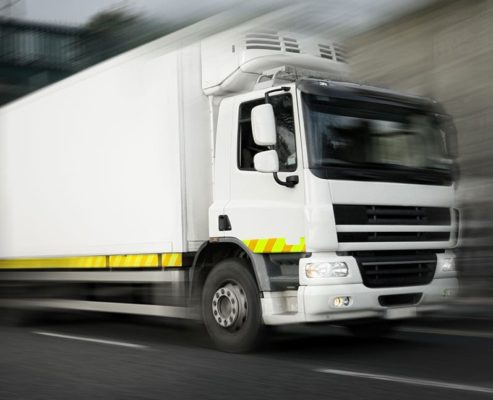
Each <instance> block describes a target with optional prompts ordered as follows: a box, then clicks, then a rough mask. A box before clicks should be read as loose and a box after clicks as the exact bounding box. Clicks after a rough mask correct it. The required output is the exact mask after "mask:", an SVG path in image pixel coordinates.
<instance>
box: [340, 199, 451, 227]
mask: <svg viewBox="0 0 493 400" xmlns="http://www.w3.org/2000/svg"><path fill="white" fill-rule="evenodd" d="M334 215H335V220H336V224H338V225H450V209H449V208H446V207H402V206H367V205H346V204H336V205H334Z"/></svg>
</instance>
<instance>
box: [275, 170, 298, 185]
mask: <svg viewBox="0 0 493 400" xmlns="http://www.w3.org/2000/svg"><path fill="white" fill-rule="evenodd" d="M273 175H274V180H275V181H276V182H277V183H278V184H279V185H281V186H286V187H288V188H294V187H295V186H296V185H297V184H298V183H299V182H300V179H299V178H298V175H290V176H288V177H287V178H286V182H283V181H281V180H280V179H279V176H278V175H277V172H274V173H273Z"/></svg>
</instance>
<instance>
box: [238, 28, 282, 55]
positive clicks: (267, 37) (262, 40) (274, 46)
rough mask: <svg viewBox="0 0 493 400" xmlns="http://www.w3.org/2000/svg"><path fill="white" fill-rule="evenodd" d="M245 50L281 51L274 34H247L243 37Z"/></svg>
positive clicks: (279, 42) (276, 36) (277, 36)
mask: <svg viewBox="0 0 493 400" xmlns="http://www.w3.org/2000/svg"><path fill="white" fill-rule="evenodd" d="M245 44H246V49H247V50H277V51H281V40H280V37H279V35H277V34H275V33H266V32H260V33H249V34H247V35H246V37H245Z"/></svg>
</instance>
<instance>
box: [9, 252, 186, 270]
mask: <svg viewBox="0 0 493 400" xmlns="http://www.w3.org/2000/svg"><path fill="white" fill-rule="evenodd" d="M160 256H161V257H160ZM160 258H161V262H160V260H159V259H160ZM182 266H183V256H182V253H162V254H128V255H113V256H88V257H60V258H29V259H27V258H26V259H10V260H5V259H4V260H0V270H1V269H78V268H79V269H96V268H99V269H104V268H115V269H118V268H160V267H182Z"/></svg>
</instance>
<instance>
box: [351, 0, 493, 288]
mask: <svg viewBox="0 0 493 400" xmlns="http://www.w3.org/2000/svg"><path fill="white" fill-rule="evenodd" d="M347 44H348V45H349V47H350V49H351V55H352V57H351V64H352V69H353V73H354V76H355V77H356V78H357V79H360V80H363V81H368V82H371V83H376V84H381V85H383V86H388V87H392V88H395V89H399V90H405V91H409V92H414V93H417V94H420V95H426V96H431V97H433V98H435V99H437V100H439V101H440V102H442V104H444V106H445V108H446V110H447V111H448V112H449V113H450V114H451V115H452V116H453V117H454V120H455V124H456V126H457V128H458V133H459V137H458V139H459V162H460V167H461V180H460V184H459V191H458V195H459V202H460V205H461V208H462V228H463V229H462V236H463V238H464V241H463V245H464V246H463V249H462V255H461V264H460V265H461V270H462V275H463V277H464V278H465V279H464V280H463V282H465V283H466V289H467V290H466V291H468V292H469V293H470V294H472V295H486V294H488V295H493V284H492V283H493V262H492V260H491V257H490V256H493V184H492V182H493V69H492V65H493V1H491V0H474V1H471V0H446V1H437V2H434V3H431V5H430V6H429V7H428V8H425V9H423V10H421V11H419V12H417V13H414V14H411V15H407V16H405V17H402V18H400V19H398V20H394V21H392V22H391V23H388V24H385V25H383V26H380V27H378V28H376V29H373V30H371V31H369V32H366V33H364V34H361V35H358V36H356V37H354V38H352V39H351V40H350V41H349V43H347Z"/></svg>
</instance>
